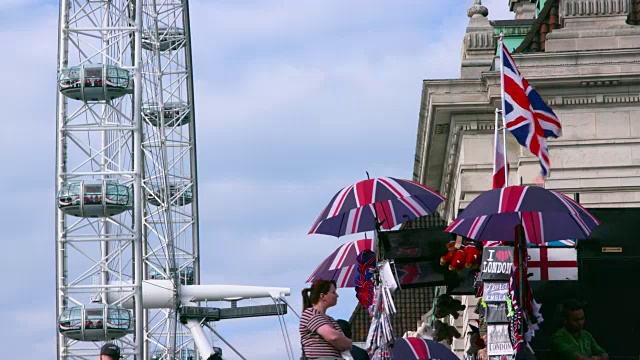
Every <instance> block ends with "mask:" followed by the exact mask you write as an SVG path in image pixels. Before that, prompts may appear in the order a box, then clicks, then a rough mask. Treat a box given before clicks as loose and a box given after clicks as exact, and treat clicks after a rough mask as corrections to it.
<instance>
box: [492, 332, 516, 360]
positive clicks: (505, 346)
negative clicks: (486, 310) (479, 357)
mask: <svg viewBox="0 0 640 360" xmlns="http://www.w3.org/2000/svg"><path fill="white" fill-rule="evenodd" d="M512 354H513V346H512V345H511V340H510V339H509V325H507V324H505V325H487V355H489V356H492V355H512Z"/></svg>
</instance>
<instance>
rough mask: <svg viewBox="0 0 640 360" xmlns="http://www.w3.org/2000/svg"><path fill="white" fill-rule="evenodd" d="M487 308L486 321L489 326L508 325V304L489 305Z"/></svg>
mask: <svg viewBox="0 0 640 360" xmlns="http://www.w3.org/2000/svg"><path fill="white" fill-rule="evenodd" d="M486 305H487V307H485V315H484V321H485V322H486V323H487V324H506V323H508V322H509V320H508V319H507V312H508V311H507V303H488V304H486Z"/></svg>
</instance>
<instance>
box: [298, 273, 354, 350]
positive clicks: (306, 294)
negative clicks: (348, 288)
mask: <svg viewBox="0 0 640 360" xmlns="http://www.w3.org/2000/svg"><path fill="white" fill-rule="evenodd" d="M337 303H338V294H337V293H336V282H335V281H333V280H316V281H314V282H313V284H312V285H311V288H307V289H304V290H302V304H303V311H302V317H301V318H300V328H299V329H300V340H301V342H302V351H303V359H304V357H305V356H306V358H307V359H309V360H340V359H342V356H341V355H340V353H341V352H342V351H344V350H350V349H351V339H349V338H348V337H346V336H345V335H344V334H343V333H342V330H341V329H340V326H339V325H338V323H337V322H336V321H335V320H334V319H333V318H332V317H331V316H328V315H327V309H328V308H330V307H332V306H334V305H336V304H337Z"/></svg>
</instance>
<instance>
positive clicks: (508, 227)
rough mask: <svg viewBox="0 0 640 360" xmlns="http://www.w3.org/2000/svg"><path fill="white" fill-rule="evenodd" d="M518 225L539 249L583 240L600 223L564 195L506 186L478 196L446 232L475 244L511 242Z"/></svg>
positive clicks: (532, 187) (531, 187)
mask: <svg viewBox="0 0 640 360" xmlns="http://www.w3.org/2000/svg"><path fill="white" fill-rule="evenodd" d="M518 224H522V226H523V227H524V230H525V237H526V241H527V242H528V243H531V244H537V245H542V244H545V243H549V242H552V241H557V240H565V239H586V238H587V237H589V234H590V233H591V231H592V230H593V229H594V228H595V227H596V226H598V225H600V222H599V221H598V220H597V219H596V218H595V217H594V216H593V215H591V214H590V213H589V212H588V211H587V210H586V209H585V208H583V207H582V206H581V205H580V204H578V203H577V202H575V201H573V200H572V199H571V198H569V197H567V196H565V195H563V194H560V193H557V192H554V191H551V190H546V189H543V188H541V187H537V186H509V187H506V188H501V189H494V190H490V191H487V192H485V193H483V194H482V195H480V196H478V197H477V198H476V199H475V200H473V201H472V202H471V203H470V204H469V205H468V206H467V208H466V209H464V211H463V212H462V214H460V216H458V218H457V219H456V220H455V221H454V222H453V223H451V225H449V227H448V228H447V229H445V231H446V232H451V233H454V234H458V235H462V236H465V237H468V238H470V239H474V240H494V241H514V240H515V232H514V228H515V226H516V225H518Z"/></svg>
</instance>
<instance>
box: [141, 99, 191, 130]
mask: <svg viewBox="0 0 640 360" xmlns="http://www.w3.org/2000/svg"><path fill="white" fill-rule="evenodd" d="M160 114H162V115H163V116H164V121H165V126H167V127H175V126H182V125H186V124H188V123H189V121H190V120H191V116H190V111H189V105H187V104H186V103H183V102H168V103H165V104H164V106H163V107H161V106H160V105H158V103H147V104H144V105H142V115H143V116H144V118H145V119H146V120H147V121H148V122H149V123H150V124H151V125H153V126H156V127H159V126H160Z"/></svg>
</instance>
